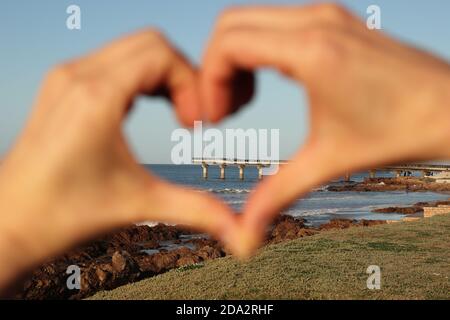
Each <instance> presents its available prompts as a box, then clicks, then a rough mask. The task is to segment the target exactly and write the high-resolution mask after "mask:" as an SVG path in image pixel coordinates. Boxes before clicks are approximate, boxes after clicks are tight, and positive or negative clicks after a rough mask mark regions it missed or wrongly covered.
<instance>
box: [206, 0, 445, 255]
mask: <svg viewBox="0 0 450 320" xmlns="http://www.w3.org/2000/svg"><path fill="white" fill-rule="evenodd" d="M260 67H273V68H276V69H278V70H279V71H280V72H282V73H283V74H285V75H286V76H288V77H290V78H292V79H293V80H294V81H297V82H298V83H299V84H302V85H304V86H305V87H306V90H307V93H308V97H309V104H310V132H309V135H308V138H307V142H306V143H305V145H304V146H303V147H302V148H301V149H300V151H299V152H298V153H297V154H296V155H295V156H294V157H293V159H292V162H293V163H292V164H289V165H286V166H285V167H282V168H281V169H280V171H279V172H278V174H277V175H275V176H271V177H268V178H267V179H266V180H264V181H263V182H262V183H261V184H260V185H258V187H257V188H256V191H255V192H254V193H253V194H252V195H251V196H250V198H249V200H248V202H247V204H246V206H245V208H244V209H245V210H244V215H243V216H242V218H241V229H242V231H241V233H240V234H241V240H240V241H241V245H240V246H239V248H240V250H241V251H240V253H241V254H244V255H246V254H249V253H250V252H252V251H253V250H254V248H255V247H256V246H257V245H258V244H259V243H260V240H261V238H262V236H263V232H264V230H265V228H266V226H267V224H268V223H269V222H270V221H271V220H272V219H273V218H274V217H275V216H276V215H278V214H279V212H280V210H282V209H283V208H285V207H286V206H288V205H289V204H290V203H292V202H293V201H294V200H295V199H297V198H298V197H300V196H301V195H304V194H305V193H307V192H308V191H309V190H310V189H311V188H312V187H314V186H317V185H320V184H322V183H324V182H326V181H328V180H330V179H332V178H336V177H339V176H342V175H343V174H344V173H345V172H351V171H356V170H360V169H365V168H371V167H376V166H379V165H383V164H388V163H392V162H400V161H406V160H427V159H436V158H445V157H449V156H450V126H449V119H450V108H449V102H450V67H449V65H448V64H447V63H445V62H444V61H442V60H439V59H437V58H435V57H433V56H431V55H429V54H427V53H425V52H422V51H419V50H416V49H413V48H410V47H408V46H406V45H403V44H401V43H398V42H396V41H394V40H392V39H390V38H388V37H387V36H385V35H383V34H382V33H380V32H378V31H371V30H368V29H367V28H366V26H365V24H364V23H362V22H361V21H359V20H358V19H357V18H356V17H354V16H353V15H352V14H350V13H349V12H347V11H346V10H345V9H343V8H341V7H339V6H336V5H329V4H326V5H312V6H306V7H249V8H237V9H232V10H229V11H227V12H225V13H224V14H223V15H222V16H221V18H220V19H219V21H218V23H217V25H216V27H215V31H214V33H213V36H212V38H211V40H210V43H209V45H208V47H207V50H206V53H205V56H204V60H203V63H202V68H201V92H202V98H203V101H204V104H205V105H204V107H205V108H206V111H207V115H208V117H209V119H210V120H211V121H218V120H221V119H222V118H223V117H225V116H226V115H228V114H230V113H232V112H234V111H235V110H236V109H238V108H239V107H240V106H241V105H242V104H244V103H245V102H247V101H249V100H250V98H251V93H252V92H253V88H252V85H253V81H252V76H251V73H252V71H253V70H255V69H257V68H260ZM236 79H244V80H245V81H242V80H241V81H240V85H236Z"/></svg>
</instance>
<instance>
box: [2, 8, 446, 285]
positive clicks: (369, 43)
mask: <svg viewBox="0 0 450 320" xmlns="http://www.w3.org/2000/svg"><path fill="white" fill-rule="evenodd" d="M261 67H272V68H275V69H277V70H279V71H280V72H281V73H283V74H285V75H286V76H288V77H289V78H291V79H292V80H293V81H296V82H298V83H299V84H300V85H302V86H305V88H306V90H307V92H308V95H309V102H310V133H309V136H308V139H307V142H306V144H305V145H303V146H302V147H301V148H300V150H299V151H298V153H297V154H296V155H294V157H293V159H292V163H291V164H289V165H287V166H284V167H282V168H281V169H280V171H279V173H278V174H277V175H276V176H271V177H268V178H267V179H265V180H264V181H263V182H262V183H261V184H260V185H258V187H257V188H256V190H255V191H254V192H253V193H252V194H251V196H250V198H249V201H248V203H247V204H246V205H245V208H244V214H243V215H241V216H239V217H236V216H235V215H234V214H233V213H232V211H231V209H230V208H228V207H227V206H226V205H224V204H223V203H221V202H220V201H218V200H216V199H215V198H213V197H211V196H209V195H206V194H203V193H199V192H196V191H190V190H186V189H184V188H181V187H177V186H173V185H171V184H169V183H167V182H164V181H162V180H160V179H158V178H156V177H155V176H153V175H151V174H149V173H148V172H147V171H146V170H145V169H143V168H142V167H141V166H139V165H138V164H137V163H136V160H135V159H134V157H133V155H132V153H131V152H130V150H129V147H128V145H127V143H126V141H125V139H124V136H123V132H122V122H123V120H124V118H125V117H126V115H127V112H128V110H129V109H130V106H131V105H132V102H133V100H134V98H135V97H136V96H138V95H141V94H147V95H157V94H161V93H164V94H165V95H167V96H168V97H169V98H170V99H171V100H172V103H173V105H174V109H175V113H176V115H177V117H178V119H179V120H180V122H181V123H183V124H185V125H188V126H189V125H191V124H192V123H193V121H194V120H195V119H202V117H203V115H204V114H206V116H207V118H208V119H209V120H210V121H212V122H217V121H220V120H222V119H223V118H224V117H226V116H227V115H229V114H231V113H233V112H235V111H236V110H238V109H239V108H240V107H241V106H242V105H244V104H245V103H247V102H248V101H249V100H250V99H251V97H252V94H253V91H254V90H253V84H254V76H253V72H254V71H255V70H256V69H258V68H261ZM449 93H450V66H449V65H448V64H446V63H445V62H444V61H442V60H439V59H437V58H435V57H433V56H431V55H429V54H427V53H425V52H421V51H419V50H416V49H414V48H410V47H408V46H406V45H404V44H401V43H398V42H396V41H394V40H391V39H390V38H388V37H386V36H385V35H383V34H381V33H379V32H377V31H369V30H368V29H367V28H366V27H365V25H364V24H363V23H362V22H360V21H359V20H358V19H357V18H355V17H353V16H352V15H351V14H350V13H349V12H347V11H345V10H344V9H342V8H341V7H338V6H335V5H314V6H306V7H248V8H234V9H231V10H228V11H226V12H225V13H224V14H223V15H222V16H221V17H220V18H219V20H218V22H217V25H216V27H215V30H214V32H213V35H212V37H211V39H210V42H209V43H208V45H207V48H206V52H205V55H204V59H203V62H202V65H201V68H200V70H196V69H195V67H193V66H192V65H191V64H190V63H189V61H187V59H185V58H184V57H183V56H182V55H181V54H180V53H179V52H178V51H177V50H175V49H174V48H173V47H172V46H171V45H170V44H169V43H168V41H167V40H166V39H164V37H163V36H162V35H161V34H160V33H159V32H157V31H154V30H145V31H142V32H139V33H136V34H134V35H130V36H128V37H125V38H123V39H120V40H118V41H116V42H114V43H112V44H111V45H109V46H107V47H106V48H103V49H101V50H99V51H97V52H94V53H93V54H91V55H88V56H86V57H83V58H80V59H78V60H76V61H72V62H69V63H66V64H64V65H62V66H58V67H56V68H55V69H54V70H53V71H51V72H50V73H49V75H48V76H47V78H46V79H45V81H44V84H43V86H42V89H41V91H40V94H39V96H38V98H37V100H36V103H35V106H34V109H33V112H32V114H31V116H30V119H29V121H28V123H27V125H26V127H25V129H24V131H23V132H22V134H21V135H20V137H19V138H18V141H17V142H16V144H15V145H14V147H13V148H12V150H11V151H10V152H9V154H8V155H7V157H6V158H5V159H4V161H3V163H2V165H1V167H0V212H1V213H2V214H1V216H0V253H1V254H0V288H3V287H5V286H6V285H7V284H8V283H9V282H11V281H12V279H14V278H15V277H16V276H17V275H19V274H20V273H21V272H23V271H25V270H27V269H29V268H31V267H33V266H34V265H36V264H38V263H39V262H42V261H43V260H44V259H45V258H48V257H50V256H54V255H56V254H58V253H60V252H63V251H64V250H67V249H68V248H70V247H71V246H73V245H75V244H77V243H79V242H80V241H83V240H86V239H88V238H91V237H93V236H95V235H97V234H99V233H102V232H106V231H109V230H111V229H114V228H116V227H119V226H123V225H127V224H129V223H132V222H139V221H148V220H151V221H165V222H170V223H178V224H185V225H190V226H193V227H195V228H197V229H199V230H201V231H205V232H209V233H211V234H213V235H214V236H216V237H217V238H219V239H220V240H222V241H223V242H224V243H225V244H226V245H228V246H229V248H230V249H231V250H232V251H233V252H234V253H235V255H236V256H238V257H245V256H249V255H250V254H251V253H252V252H254V250H255V248H257V246H258V245H259V243H260V241H261V239H262V235H263V231H264V229H265V227H266V226H267V225H268V224H269V223H270V222H271V220H272V219H273V218H274V217H275V216H276V215H278V214H279V212H280V211H281V210H282V209H283V208H285V207H286V206H288V205H289V204H290V203H291V202H292V201H294V200H295V199H297V198H298V197H300V196H302V195H304V194H305V193H306V192H308V191H309V190H310V189H311V188H312V187H314V186H317V185H320V184H321V183H323V182H326V181H327V180H329V179H331V178H334V177H337V176H341V175H342V174H343V173H345V172H347V171H355V170H359V169H364V168H370V167H374V166H379V165H383V164H387V163H391V162H401V161H407V160H427V159H436V158H450V126H449V125H448V123H449V122H448V121H449V119H450V108H449V107H448V104H449V101H450V94H449ZM292 177H296V178H295V179H293V178H292Z"/></svg>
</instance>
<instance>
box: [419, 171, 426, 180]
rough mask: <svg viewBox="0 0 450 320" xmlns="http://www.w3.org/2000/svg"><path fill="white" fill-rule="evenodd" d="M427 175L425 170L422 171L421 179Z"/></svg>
mask: <svg viewBox="0 0 450 320" xmlns="http://www.w3.org/2000/svg"><path fill="white" fill-rule="evenodd" d="M426 174H427V173H426V171H425V170H421V171H420V177H421V178H425V176H426Z"/></svg>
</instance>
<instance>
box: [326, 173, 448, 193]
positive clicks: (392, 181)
mask: <svg viewBox="0 0 450 320" xmlns="http://www.w3.org/2000/svg"><path fill="white" fill-rule="evenodd" d="M327 190H328V191H335V192H342V191H357V192H373V191H409V192H427V191H430V192H440V193H450V183H437V182H435V180H434V179H430V178H416V177H399V178H366V179H364V181H362V182H349V183H346V184H342V185H331V186H329V187H328V188H327Z"/></svg>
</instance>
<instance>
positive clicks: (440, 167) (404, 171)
mask: <svg viewBox="0 0 450 320" xmlns="http://www.w3.org/2000/svg"><path fill="white" fill-rule="evenodd" d="M288 162H289V161H287V160H278V161H274V160H248V159H228V158H223V159H219V158H193V159H192V163H193V164H198V165H201V166H202V176H203V179H208V170H209V167H210V166H218V167H219V168H220V179H222V180H225V178H226V175H225V171H226V168H227V167H228V166H236V167H238V168H239V179H241V180H244V179H245V169H246V168H248V167H255V168H256V169H257V170H258V178H259V179H262V177H263V168H265V167H269V166H271V165H284V164H287V163H288ZM377 172H393V173H394V174H395V176H396V177H401V176H402V175H411V174H412V172H420V176H421V177H426V176H431V175H433V174H434V173H442V172H446V173H450V165H447V164H401V165H391V166H385V167H380V168H375V169H370V170H369V177H370V178H375V177H376V174H377ZM350 180H351V173H350V172H349V173H346V174H345V176H344V181H347V182H348V181H350Z"/></svg>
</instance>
